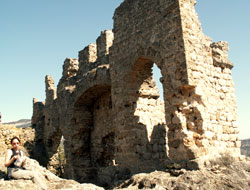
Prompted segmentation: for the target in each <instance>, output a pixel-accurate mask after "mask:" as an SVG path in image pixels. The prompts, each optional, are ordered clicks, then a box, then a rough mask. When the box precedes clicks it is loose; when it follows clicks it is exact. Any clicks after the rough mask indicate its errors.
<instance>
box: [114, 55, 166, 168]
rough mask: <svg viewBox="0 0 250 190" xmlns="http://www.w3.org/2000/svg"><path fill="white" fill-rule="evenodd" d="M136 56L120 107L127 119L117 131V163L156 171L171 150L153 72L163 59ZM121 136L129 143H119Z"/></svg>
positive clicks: (161, 103) (162, 105)
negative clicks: (168, 147)
mask: <svg viewBox="0 0 250 190" xmlns="http://www.w3.org/2000/svg"><path fill="white" fill-rule="evenodd" d="M151 52H152V51H151ZM154 55H155V54H154ZM133 60H134V64H133V65H132V66H131V69H130V72H128V75H127V78H126V80H125V82H124V83H125V84H126V86H124V89H127V94H126V95H125V100H124V105H123V107H122V108H121V109H120V111H119V112H122V113H123V114H124V115H125V117H126V121H125V123H124V127H123V128H122V129H117V134H116V139H117V142H118V143H117V145H116V146H117V156H118V163H119V164H120V163H121V164H122V167H123V166H124V164H125V167H128V168H129V169H130V170H131V171H132V172H146V171H153V170H155V169H160V168H162V165H161V164H162V163H163V162H164V161H165V160H166V159H167V152H168V150H167V126H166V121H165V111H164V102H163V101H162V100H161V99H160V94H159V91H158V88H157V86H156V83H155V80H154V78H153V73H152V72H153V70H152V69H153V64H154V63H155V64H156V65H158V67H160V68H161V64H162V62H161V59H158V58H156V59H154V56H138V57H137V56H135V59H133ZM155 60H157V61H155ZM159 63H160V64H159ZM121 139H123V140H122V141H126V142H127V144H123V143H120V141H121ZM125 139H126V140H125ZM123 160H124V161H123ZM125 160H126V163H128V164H127V166H126V163H125Z"/></svg>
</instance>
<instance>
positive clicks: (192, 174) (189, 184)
mask: <svg viewBox="0 0 250 190" xmlns="http://www.w3.org/2000/svg"><path fill="white" fill-rule="evenodd" d="M32 135H34V131H33V129H32V128H27V129H16V128H15V127H13V126H6V125H5V126H3V125H0V190H8V189H11V190H20V189H25V190H39V189H40V187H38V186H37V185H36V184H34V183H33V182H32V181H31V180H6V168H5V167H4V165H3V163H4V152H5V151H6V149H7V148H8V147H9V140H10V138H11V137H12V136H19V137H21V139H23V140H24V144H26V145H30V144H31V143H32V138H33V137H34V136H32ZM28 147H29V146H28ZM30 147H32V146H30ZM24 149H25V148H24ZM27 152H28V151H27ZM27 164H28V167H31V168H35V169H36V171H38V172H40V173H42V174H43V176H44V177H45V178H46V183H47V186H48V189H51V190H53V189H58V190H59V189H61V190H66V189H67V190H70V189H72V190H74V189H75V190H78V189H79V190H80V189H87V190H92V189H93V190H101V189H104V188H102V187H98V186H96V185H94V184H80V183H78V182H76V181H73V180H66V179H62V178H59V177H57V176H55V175H54V174H53V173H51V172H50V171H48V170H47V169H45V168H43V167H41V166H40V165H39V164H38V162H36V161H35V160H32V159H29V161H28V162H27ZM109 189H158V190H161V189H162V190H163V189H168V190H187V189H188V190H196V189H199V190H203V189H204V190H218V189H219V190H229V189H235V190H248V189H250V158H249V157H244V156H242V157H241V158H237V159H236V158H232V157H231V156H230V155H223V156H221V157H218V158H213V159H210V160H208V161H206V162H205V167H204V169H200V170H193V171H191V170H186V169H182V168H180V165H178V164H173V165H169V167H168V168H167V169H164V170H162V171H154V172H151V173H140V174H135V175H133V176H131V177H130V178H128V179H127V180H120V181H118V180H117V181H115V182H114V184H111V186H110V188H109Z"/></svg>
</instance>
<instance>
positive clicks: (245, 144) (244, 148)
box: [241, 139, 250, 157]
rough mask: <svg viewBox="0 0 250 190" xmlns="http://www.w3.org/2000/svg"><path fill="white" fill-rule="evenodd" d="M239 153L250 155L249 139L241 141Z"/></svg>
mask: <svg viewBox="0 0 250 190" xmlns="http://www.w3.org/2000/svg"><path fill="white" fill-rule="evenodd" d="M241 154H244V155H246V156H248V157H250V139H245V140H242V141H241Z"/></svg>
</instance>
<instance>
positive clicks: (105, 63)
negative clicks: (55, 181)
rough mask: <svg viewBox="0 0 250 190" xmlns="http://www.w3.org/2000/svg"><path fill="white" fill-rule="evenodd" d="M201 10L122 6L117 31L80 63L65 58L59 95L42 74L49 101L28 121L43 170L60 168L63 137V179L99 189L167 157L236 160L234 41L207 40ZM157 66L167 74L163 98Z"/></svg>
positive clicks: (179, 3) (178, 2) (162, 2)
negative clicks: (230, 157) (34, 131)
mask: <svg viewBox="0 0 250 190" xmlns="http://www.w3.org/2000/svg"><path fill="white" fill-rule="evenodd" d="M195 3H196V1H194V0H175V1H167V0H159V1H153V0H143V1H142V0H134V1H131V0H125V1H124V2H123V3H122V4H121V5H120V6H119V7H118V8H117V9H116V11H115V14H114V17H113V18H114V28H113V30H112V31H110V30H105V31H104V32H102V33H101V35H100V36H99V37H98V38H97V41H96V43H95V44H94V43H93V44H90V45H89V46H87V47H85V48H84V49H83V50H81V51H80V52H79V57H78V60H77V59H70V58H67V59H66V60H65V62H64V66H63V74H62V78H61V79H60V81H59V84H58V85H57V88H55V87H54V82H53V79H52V78H51V77H49V76H47V77H46V101H45V103H42V102H40V103H39V102H37V101H35V102H34V111H33V120H32V123H33V125H34V126H35V128H36V129H37V131H39V132H38V133H37V135H38V137H37V140H36V142H39V143H37V145H36V146H38V147H39V146H41V147H43V149H44V152H45V155H46V156H45V159H44V160H43V163H44V164H43V165H49V166H50V167H53V166H55V167H57V166H56V165H58V163H56V160H57V159H58V156H57V152H58V146H59V144H60V141H61V137H62V136H63V137H64V139H65V141H64V144H63V146H64V149H65V159H66V166H65V170H64V171H65V173H64V174H65V176H66V177H68V178H72V179H76V180H78V181H80V182H95V183H102V184H103V185H105V183H109V181H110V179H113V178H114V176H116V175H119V173H124V172H125V173H128V174H129V173H136V172H150V171H154V170H155V169H159V168H162V167H163V166H164V163H166V161H168V160H171V161H174V162H183V161H185V162H189V161H190V160H193V159H198V158H202V157H207V156H209V155H217V156H218V155H219V154H221V153H223V152H231V154H232V155H234V156H236V157H237V156H239V155H240V142H239V139H238V132H239V131H238V126H237V105H236V99H235V90H234V83H233V81H232V77H231V69H232V64H231V62H230V61H229V59H228V44H227V43H226V42H215V43H213V42H212V41H211V39H209V38H208V37H206V36H205V35H204V34H203V33H202V30H201V25H200V22H199V20H198V16H197V13H196V12H195V9H194V5H195ZM156 10H157V11H156ZM153 64H156V65H157V67H158V68H159V69H160V70H161V74H162V77H161V80H160V81H161V82H162V86H163V93H164V100H163V101H161V100H160V95H159V91H158V89H157V87H156V84H155V80H154V78H153V73H152V67H153ZM38 159H39V158H38ZM190 165H192V164H190ZM191 167H193V166H191ZM111 168H113V170H112V171H111ZM107 171H110V172H107ZM117 173H118V174H117ZM104 174H105V179H106V180H107V181H106V182H105V180H100V179H101V176H104ZM106 174H107V175H106Z"/></svg>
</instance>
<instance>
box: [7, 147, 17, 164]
mask: <svg viewBox="0 0 250 190" xmlns="http://www.w3.org/2000/svg"><path fill="white" fill-rule="evenodd" d="M11 155H12V151H11V150H7V152H6V154H5V163H4V166H5V167H9V166H10V165H11V164H12V163H13V162H14V161H15V160H16V159H17V155H16V156H13V157H12V158H11Z"/></svg>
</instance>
